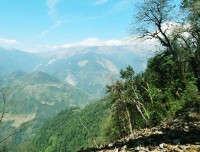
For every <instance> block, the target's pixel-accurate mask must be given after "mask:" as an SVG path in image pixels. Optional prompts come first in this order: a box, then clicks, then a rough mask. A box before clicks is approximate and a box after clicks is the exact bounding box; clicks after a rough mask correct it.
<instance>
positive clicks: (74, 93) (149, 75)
mask: <svg viewBox="0 0 200 152" xmlns="http://www.w3.org/2000/svg"><path fill="white" fill-rule="evenodd" d="M175 3H177V2H176V1H169V0H144V1H141V2H139V3H138V4H137V8H135V9H136V11H137V13H135V14H136V15H135V16H134V18H135V23H133V24H134V25H133V26H132V28H131V33H132V34H133V37H134V39H141V40H142V41H145V42H148V40H153V41H155V42H156V44H157V48H156V50H152V52H154V55H153V56H151V57H150V58H149V59H148V61H147V66H146V69H145V70H144V71H142V72H141V71H140V72H139V70H138V69H134V68H133V67H132V66H131V65H127V67H126V68H123V69H121V70H119V69H118V68H117V67H116V66H115V65H117V63H115V64H113V63H112V62H111V61H110V60H107V59H105V58H104V57H102V56H103V55H101V58H98V57H96V54H98V53H92V54H90V55H89V56H87V58H86V59H87V61H86V60H82V58H81V60H79V57H80V56H78V57H77V56H76V57H77V58H76V57H75V58H71V59H72V60H66V58H65V59H61V60H60V58H58V60H53V61H52V62H50V64H49V67H50V68H49V69H48V70H50V69H51V68H54V66H55V67H56V68H54V70H55V71H52V70H50V72H52V73H54V74H55V75H58V77H60V78H62V79H64V78H65V77H66V76H67V75H70V74H71V73H70V72H71V71H70V70H71V69H73V70H74V68H73V67H74V65H76V64H77V62H78V61H81V62H78V63H79V64H78V66H79V67H78V68H76V69H75V72H74V73H75V74H74V75H73V76H72V75H70V77H68V76H67V78H66V80H67V81H70V82H71V83H72V84H71V85H69V84H66V82H67V81H65V83H64V82H63V81H62V80H59V79H58V78H55V77H53V76H51V75H49V74H46V73H44V72H35V73H32V74H30V75H29V74H28V75H27V74H24V73H23V72H19V73H18V72H17V73H13V75H10V76H8V78H10V79H9V80H12V82H13V88H11V90H12V93H11V97H13V98H16V99H17V100H19V101H24V102H26V101H30V102H29V104H24V105H22V104H17V105H16V106H13V105H11V109H8V110H11V111H12V110H14V109H18V110H19V109H20V108H21V107H23V106H25V107H26V108H25V110H23V109H22V110H20V112H23V113H24V114H30V112H31V114H33V112H35V113H34V114H35V115H34V119H33V120H34V121H26V123H21V126H22V127H23V125H24V126H26V125H27V126H29V123H30V124H31V123H35V125H32V128H37V131H36V132H34V133H33V134H31V138H28V140H26V139H27V138H26V137H27V136H28V134H29V133H32V130H33V129H32V128H31V127H28V128H27V129H26V130H25V131H24V132H23V130H21V131H19V133H15V132H14V134H10V136H12V137H13V138H10V139H11V140H10V141H9V140H7V139H5V143H6V142H7V141H8V144H7V145H6V144H4V145H2V146H1V147H0V148H1V149H2V151H3V150H4V151H7V150H8V151H9V150H10V151H13V149H15V150H16V151H19V152H21V151H30V152H55V151H56V152H57V151H59V152H65V151H67V152H68V151H69V152H74V151H104V150H105V151H108V152H109V151H113V150H117V151H126V150H130V151H155V150H156V151H184V150H185V151H187V150H188V151H197V152H198V151H199V150H200V143H199V140H200V139H199V135H200V123H199V122H200V109H199V106H200V104H199V103H200V19H199V18H200V11H199V10H200V2H199V0H181V2H180V3H179V4H178V5H175ZM131 36H132V35H131ZM86 54H87V51H86ZM82 56H84V54H81V57H82ZM85 57H86V56H85ZM89 59H91V60H90V61H93V62H92V64H89V62H88V61H89ZM93 59H95V60H93ZM110 59H111V58H110ZM123 59H124V58H123ZM127 60H128V58H127ZM69 61H70V62H69ZM68 62H69V65H68V66H69V67H70V70H69V69H68V70H66V69H65V70H63V71H64V72H63V73H62V74H63V75H62V74H61V75H59V74H60V73H59V72H58V71H60V68H61V67H60V66H58V65H60V64H61V65H65V64H67V63H68ZM113 62H114V61H113ZM71 63H74V64H72V65H71ZM120 63H126V62H120ZM118 64H119V63H118ZM93 65H95V66H93ZM76 66H77V65H76ZM58 67H60V68H58ZM94 67H96V68H97V69H95V70H94V69H93V68H94ZM40 68H41V69H45V68H48V66H46V65H40ZM77 69H78V70H77ZM83 69H84V72H85V71H86V73H87V74H85V73H84V72H83V71H82V70H83ZM48 70H47V71H48ZM89 70H91V71H98V72H99V73H100V74H99V75H98V72H97V73H95V74H94V73H92V74H90V73H89ZM105 71H106V72H108V71H110V72H111V73H112V76H113V74H115V75H116V77H115V76H114V78H115V79H113V80H112V81H113V82H112V83H111V84H108V85H107V86H106V94H105V97H102V99H101V100H99V101H96V102H94V101H93V102H94V103H91V104H89V105H87V106H85V107H84V105H86V103H89V102H90V100H89V99H95V98H92V96H90V94H88V93H86V92H84V91H82V90H90V91H89V92H91V93H94V92H96V91H97V90H99V87H100V86H101V85H102V82H103V80H104V78H105V77H106V75H104V74H105V73H106V72H105ZM68 72H69V73H68ZM79 72H80V73H79ZM104 72H105V73H104ZM102 73H104V74H103V75H102ZM117 75H118V76H119V77H117ZM74 76H76V77H79V78H80V79H82V78H83V79H82V80H87V81H84V82H83V83H82V84H83V86H84V85H85V86H86V84H90V85H89V86H93V87H91V88H90V87H89V88H88V86H87V87H86V88H87V89H84V87H83V86H81V88H80V89H77V88H75V87H74V86H76V81H75V79H74ZM90 76H91V77H90ZM109 76H110V75H109ZM109 76H108V77H109ZM85 78H86V79H85ZM93 78H94V79H95V81H93V80H94V79H93ZM116 78H118V80H116ZM3 80H4V79H3V78H2V82H3ZM96 80H98V81H96ZM91 81H92V82H91ZM93 82H94V83H93ZM96 82H98V85H96V84H95V83H96ZM99 83H100V84H101V85H99ZM93 84H95V85H93ZM73 85H74V86H73ZM77 86H78V85H77ZM79 87H80V86H79ZM97 92H98V91H97ZM0 95H1V101H2V102H1V107H2V109H1V111H0V125H1V126H0V127H5V128H6V127H8V128H9V127H10V128H9V129H11V130H15V128H14V129H13V124H15V123H14V122H15V121H14V120H13V118H12V119H11V118H10V121H8V120H9V117H5V113H6V110H7V107H6V104H5V103H7V102H6V101H7V100H6V99H7V98H5V97H7V96H5V95H6V94H4V92H2V91H1V92H0ZM96 96H98V95H97V94H96ZM22 97H23V98H22ZM9 99H12V98H9ZM33 107H34V108H33ZM61 110H63V111H62V112H60V111H61ZM59 112H60V113H59ZM11 114H12V113H11ZM56 114H58V115H56ZM15 115H16V114H15ZM51 117H53V118H51ZM3 118H4V119H7V120H6V123H3V120H4V119H3ZM44 118H48V119H49V120H48V121H47V122H45V123H44V121H41V122H42V123H44V124H43V125H42V123H41V124H40V123H38V122H39V121H40V120H41V119H44ZM50 118H51V119H50ZM35 120H37V121H35ZM45 120H47V119H45ZM4 121H5V120H4ZM19 129H20V128H19ZM5 133H6V132H3V134H2V135H1V134H0V135H1V136H3V135H4V134H5ZM0 139H1V138H0ZM3 140H4V138H3ZM3 140H2V142H3ZM12 140H13V141H17V142H18V143H16V145H12V146H13V147H14V148H13V147H12V146H10V147H9V146H8V145H9V142H11V143H12Z"/></svg>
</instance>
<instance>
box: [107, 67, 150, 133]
mask: <svg viewBox="0 0 200 152" xmlns="http://www.w3.org/2000/svg"><path fill="white" fill-rule="evenodd" d="M120 74H121V78H122V81H117V82H116V83H114V84H112V85H111V86H107V89H108V92H109V93H110V96H111V97H112V100H113V106H112V113H113V116H114V117H117V118H118V119H119V120H118V122H119V123H121V124H123V127H122V128H125V129H123V130H125V131H126V129H127V127H126V126H128V130H129V131H128V134H131V135H134V132H133V123H134V120H135V119H136V118H134V117H133V115H134V113H135V112H136V113H139V114H140V115H141V116H142V118H143V119H144V120H145V121H146V122H147V119H149V115H148V112H147V110H146V108H145V106H144V104H143V99H142V96H141V95H140V94H139V91H138V86H137V84H136V81H135V72H134V70H133V68H132V67H131V66H128V67H127V68H126V69H125V70H121V71H120ZM144 88H145V87H144ZM145 89H146V90H147V91H148V89H147V88H145Z"/></svg>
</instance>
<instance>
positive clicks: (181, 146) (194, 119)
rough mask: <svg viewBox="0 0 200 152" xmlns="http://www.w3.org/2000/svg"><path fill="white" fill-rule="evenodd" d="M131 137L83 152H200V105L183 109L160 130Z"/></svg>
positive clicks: (141, 132) (138, 133) (138, 132)
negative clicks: (114, 151)
mask: <svg viewBox="0 0 200 152" xmlns="http://www.w3.org/2000/svg"><path fill="white" fill-rule="evenodd" d="M134 133H135V134H134V137H127V138H124V139H121V140H119V141H117V142H115V143H112V144H109V145H107V146H105V147H103V148H91V149H86V150H80V151H82V152H90V151H98V152H112V151H113V150H116V151H119V152H124V151H177V152H182V151H190V152H199V151H200V102H199V101H197V102H196V103H193V104H191V105H187V106H186V107H185V108H183V109H181V110H179V111H178V112H177V113H176V114H175V116H174V117H173V119H167V120H165V121H163V123H162V124H161V125H160V126H158V127H153V128H151V129H147V128H145V129H141V130H135V131H134Z"/></svg>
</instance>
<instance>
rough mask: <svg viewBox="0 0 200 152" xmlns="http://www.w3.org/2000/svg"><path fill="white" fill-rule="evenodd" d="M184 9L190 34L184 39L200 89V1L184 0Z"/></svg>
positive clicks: (199, 88)
mask: <svg viewBox="0 0 200 152" xmlns="http://www.w3.org/2000/svg"><path fill="white" fill-rule="evenodd" d="M181 7H182V10H183V11H184V12H186V17H185V19H186V23H188V24H189V26H188V28H187V32H188V33H189V36H188V37H187V39H183V42H184V45H183V47H185V49H188V50H190V51H191V54H192V55H191V56H190V65H191V67H192V69H193V73H194V75H195V78H196V79H197V87H198V90H199V91H200V47H199V46H200V19H199V18H200V11H199V10H200V1H199V0H182V5H181Z"/></svg>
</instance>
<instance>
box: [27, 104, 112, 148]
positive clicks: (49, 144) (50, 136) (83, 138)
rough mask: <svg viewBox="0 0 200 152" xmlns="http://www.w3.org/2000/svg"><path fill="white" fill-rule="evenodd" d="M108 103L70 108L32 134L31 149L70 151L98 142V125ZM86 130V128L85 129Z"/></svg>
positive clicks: (104, 115) (107, 109)
mask: <svg viewBox="0 0 200 152" xmlns="http://www.w3.org/2000/svg"><path fill="white" fill-rule="evenodd" d="M109 107H110V104H109V102H108V101H106V100H101V101H98V102H95V103H93V104H90V105H88V106H86V107H85V108H83V109H79V108H72V109H69V110H66V111H63V112H61V113H59V114H58V116H56V117H54V118H53V119H51V120H50V121H48V122H47V123H45V125H44V126H43V127H42V128H41V129H40V130H39V132H38V133H37V135H36V136H35V137H34V139H33V141H32V143H31V144H30V145H31V148H32V149H31V151H37V152H39V151H71V152H74V151H76V150H78V149H80V148H81V147H88V146H95V143H94V140H95V142H96V143H97V144H98V143H99V142H100V140H101V139H100V134H101V124H102V121H103V119H104V118H105V117H106V116H107V115H108V113H109ZM85 127H86V128H87V129H86V128H85Z"/></svg>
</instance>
